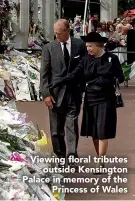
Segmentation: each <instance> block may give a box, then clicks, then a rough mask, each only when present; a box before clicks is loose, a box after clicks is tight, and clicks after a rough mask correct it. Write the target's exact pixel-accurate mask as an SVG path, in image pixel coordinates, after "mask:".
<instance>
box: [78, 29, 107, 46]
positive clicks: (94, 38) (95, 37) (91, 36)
mask: <svg viewBox="0 0 135 201" xmlns="http://www.w3.org/2000/svg"><path fill="white" fill-rule="evenodd" d="M81 39H82V40H83V41H84V42H85V43H86V42H90V43H94V42H95V43H107V41H108V39H107V38H106V37H102V36H101V35H100V34H99V33H97V32H90V33H88V35H87V36H81Z"/></svg>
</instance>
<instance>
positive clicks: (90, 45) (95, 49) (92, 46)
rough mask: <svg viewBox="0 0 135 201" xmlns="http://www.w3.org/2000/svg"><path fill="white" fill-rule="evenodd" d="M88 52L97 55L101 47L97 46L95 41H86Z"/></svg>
mask: <svg viewBox="0 0 135 201" xmlns="http://www.w3.org/2000/svg"><path fill="white" fill-rule="evenodd" d="M86 47H87V51H88V54H90V55H94V56H97V55H98V53H99V52H100V51H101V47H99V46H97V44H96V43H90V42H87V43H86Z"/></svg>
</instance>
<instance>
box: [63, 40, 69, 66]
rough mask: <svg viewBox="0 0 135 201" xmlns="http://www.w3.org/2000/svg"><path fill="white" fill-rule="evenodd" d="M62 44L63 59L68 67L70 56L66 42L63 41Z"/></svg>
mask: <svg viewBox="0 0 135 201" xmlns="http://www.w3.org/2000/svg"><path fill="white" fill-rule="evenodd" d="M63 45H64V49H63V51H64V60H65V64H66V67H67V69H68V66H69V60H70V56H69V52H68V49H67V47H66V45H67V43H66V42H65V43H63Z"/></svg>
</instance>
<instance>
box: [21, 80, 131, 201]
mask: <svg viewBox="0 0 135 201" xmlns="http://www.w3.org/2000/svg"><path fill="white" fill-rule="evenodd" d="M121 92H122V95H123V98H124V103H125V107H124V108H119V109H118V126H117V137H116V138H115V139H114V140H110V141H109V148H108V156H113V157H115V156H118V157H128V176H127V177H128V184H127V186H128V190H129V192H128V193H115V194H113V193H111V194H110V193H109V194H105V193H103V192H100V193H96V194H93V193H91V192H89V193H86V194H71V193H70V194H67V195H66V200H134V199H135V81H132V82H130V86H129V87H128V88H124V87H123V86H122V87H121ZM17 108H18V110H19V111H20V112H23V113H26V114H27V116H28V117H27V120H28V121H32V122H33V123H37V124H38V125H39V127H40V128H41V129H43V130H44V131H45V132H46V134H47V135H48V136H49V133H50V131H49V120H48V110H47V108H46V106H45V105H44V103H42V102H18V103H17ZM79 124H81V115H80V120H79ZM78 152H79V156H80V157H87V156H88V155H91V156H94V155H95V152H94V148H93V144H92V140H91V138H82V137H80V140H79V147H78ZM72 176H73V177H75V178H77V177H81V176H82V175H81V174H75V175H72ZM123 176H124V175H123ZM83 177H89V178H93V177H96V178H98V177H100V178H102V177H104V176H103V175H102V176H93V175H92V174H89V175H88V174H83ZM125 177H126V175H125ZM68 187H73V188H78V187H79V188H85V187H89V188H91V187H93V184H89V185H88V184H72V185H68ZM112 187H113V186H112Z"/></svg>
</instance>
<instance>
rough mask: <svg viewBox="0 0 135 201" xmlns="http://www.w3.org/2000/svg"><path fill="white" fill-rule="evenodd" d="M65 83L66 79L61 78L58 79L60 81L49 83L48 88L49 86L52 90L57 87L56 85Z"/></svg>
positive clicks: (59, 85)
mask: <svg viewBox="0 0 135 201" xmlns="http://www.w3.org/2000/svg"><path fill="white" fill-rule="evenodd" d="M63 84H64V80H63V79H61V80H60V81H58V82H54V83H52V84H49V85H48V88H49V89H50V90H53V89H55V88H56V87H61V86H62V85H63Z"/></svg>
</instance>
